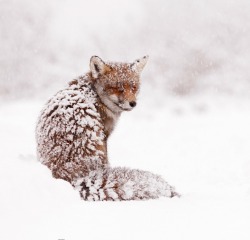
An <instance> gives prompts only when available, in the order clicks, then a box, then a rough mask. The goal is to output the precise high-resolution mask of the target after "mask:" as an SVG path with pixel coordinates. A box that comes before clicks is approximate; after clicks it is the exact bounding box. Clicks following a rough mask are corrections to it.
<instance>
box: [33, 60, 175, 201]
mask: <svg viewBox="0 0 250 240" xmlns="http://www.w3.org/2000/svg"><path fill="white" fill-rule="evenodd" d="M147 59H148V57H147V56H145V57H143V58H141V59H138V60H136V61H135V62H134V63H114V62H109V63H105V62H104V61H103V60H102V59H100V58H99V57H97V56H94V57H92V58H91V60H90V72H89V73H87V74H85V75H84V76H80V77H79V78H77V79H74V80H72V81H71V82H70V83H69V85H68V86H67V87H66V88H65V89H63V90H61V91H59V92H58V93H56V94H55V95H54V96H53V97H52V98H51V99H50V100H49V101H48V102H47V104H46V105H45V107H44V109H43V110H42V112H41V114H40V117H39V120H38V124H37V128H36V139H37V153H38V158H39V160H40V161H41V162H42V163H43V164H45V165H46V166H47V167H48V168H50V169H51V171H52V174H53V176H54V177H55V178H60V179H64V180H66V181H68V182H70V183H71V184H72V185H73V186H74V187H75V188H76V189H77V190H78V191H79V192H80V195H81V197H82V198H83V199H85V200H135V199H149V198H157V197H160V196H166V197H173V196H175V195H178V194H177V193H176V192H175V191H174V189H173V187H171V186H170V185H169V184H168V183H167V182H166V181H165V180H163V179H162V178H161V177H160V176H158V175H155V174H153V173H150V172H146V171H141V170H132V169H127V168H111V167H110V166H109V162H108V156H107V139H108V137H109V135H110V134H111V132H112V131H113V129H114V126H115V123H116V121H117V120H118V118H119V116H120V114H121V112H123V111H130V110H131V109H132V108H133V107H135V105H136V97H137V94H138V92H139V85H140V73H141V71H142V69H143V67H144V66H145V64H146V62H147Z"/></svg>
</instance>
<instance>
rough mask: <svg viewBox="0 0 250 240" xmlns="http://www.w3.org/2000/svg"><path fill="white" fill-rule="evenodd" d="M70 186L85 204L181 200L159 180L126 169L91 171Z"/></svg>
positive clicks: (140, 172) (149, 173)
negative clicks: (158, 199) (87, 201)
mask: <svg viewBox="0 0 250 240" xmlns="http://www.w3.org/2000/svg"><path fill="white" fill-rule="evenodd" d="M72 185H73V186H74V188H75V189H77V190H78V191H79V193H80V196H81V198H82V199H84V200H89V201H108V200H111V201H122V200H142V199H145V200H146V199H155V198H159V197H161V196H162V197H170V198H171V197H174V196H180V195H179V194H178V193H177V192H175V189H174V187H172V186H170V185H169V184H168V183H167V182H166V181H165V180H164V179H163V178H162V177H161V176H159V175H156V174H153V173H151V172H147V171H142V170H137V169H128V168H121V167H116V168H110V167H107V168H104V169H98V170H94V171H90V172H89V173H88V175H86V176H84V177H82V178H78V179H76V180H74V181H73V182H72Z"/></svg>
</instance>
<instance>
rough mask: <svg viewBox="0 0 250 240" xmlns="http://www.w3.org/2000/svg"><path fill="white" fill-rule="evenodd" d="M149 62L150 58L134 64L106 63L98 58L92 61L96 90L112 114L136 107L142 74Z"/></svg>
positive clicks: (93, 58)
mask: <svg viewBox="0 0 250 240" xmlns="http://www.w3.org/2000/svg"><path fill="white" fill-rule="evenodd" d="M147 60H148V56H145V57H143V58H141V59H137V60H136V61H134V62H133V63H117V62H104V61H103V60H102V59H101V58H99V57H97V56H93V57H92V58H91V59H90V70H91V74H92V78H93V81H94V87H95V90H96V92H97V94H98V96H99V97H100V99H101V101H102V102H103V103H104V104H105V105H106V106H107V108H108V109H110V110H111V111H112V112H114V113H120V112H122V111H130V110H132V109H133V108H134V107H135V106H136V98H137V95H138V92H139V89H140V74H141V71H142V70H143V68H144V66H145V65H146V63H147Z"/></svg>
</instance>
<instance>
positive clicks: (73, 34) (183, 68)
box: [0, 0, 250, 104]
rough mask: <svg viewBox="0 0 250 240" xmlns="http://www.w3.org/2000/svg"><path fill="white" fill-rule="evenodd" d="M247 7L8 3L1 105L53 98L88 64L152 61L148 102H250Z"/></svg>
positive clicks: (0, 26) (182, 0) (1, 47)
mask: <svg viewBox="0 0 250 240" xmlns="http://www.w3.org/2000/svg"><path fill="white" fill-rule="evenodd" d="M249 10H250V2H249V1H248V0H239V1H229V0H219V1H218V0H210V1H206V0H199V1H198V0H178V1H176V0H167V1H166V0H157V1H152V0H137V1H132V0H126V1H115V0H107V1H101V0H92V1H82V0H74V1H70V0H53V1H49V0H44V1H31V0H8V1H7V0H1V1H0V52H1V54H0V98H1V99H5V100H10V99H12V100H13V99H20V98H25V99H29V98H42V99H47V98H48V97H50V96H51V94H54V93H55V92H56V91H57V90H59V89H60V88H62V87H63V86H65V85H66V83H67V82H68V81H70V80H71V79H72V78H74V77H76V76H78V75H81V74H84V73H85V72H87V71H88V69H89V59H90V57H91V56H92V55H98V56H100V57H101V58H102V59H103V60H110V61H133V60H134V59H136V58H139V57H141V56H143V55H145V54H148V55H149V56H150V60H149V62H148V65H147V67H146V68H145V70H144V72H143V84H142V85H143V90H142V93H141V94H142V98H144V99H148V98H149V96H150V101H152V102H153V103H155V104H157V103H159V102H160V101H163V102H164V99H165V98H166V97H170V96H174V97H175V96H177V97H179V96H194V95H195V96H204V95H206V96H212V97H213V96H230V97H232V96H233V97H240V98H242V97H244V98H249V93H250V77H249V76H250V67H249V63H250V14H249Z"/></svg>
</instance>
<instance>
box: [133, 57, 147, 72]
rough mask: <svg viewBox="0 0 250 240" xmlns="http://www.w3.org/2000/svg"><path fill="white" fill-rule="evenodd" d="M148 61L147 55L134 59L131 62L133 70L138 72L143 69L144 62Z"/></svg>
mask: <svg viewBox="0 0 250 240" xmlns="http://www.w3.org/2000/svg"><path fill="white" fill-rule="evenodd" d="M147 61H148V55H146V56H144V57H142V58H140V59H136V60H135V61H134V62H133V63H132V64H131V67H132V70H134V71H135V72H137V73H138V74H140V73H141V72H142V70H143V68H144V67H145V65H146V63H147Z"/></svg>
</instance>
